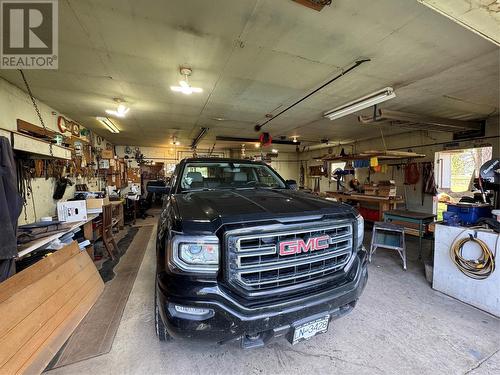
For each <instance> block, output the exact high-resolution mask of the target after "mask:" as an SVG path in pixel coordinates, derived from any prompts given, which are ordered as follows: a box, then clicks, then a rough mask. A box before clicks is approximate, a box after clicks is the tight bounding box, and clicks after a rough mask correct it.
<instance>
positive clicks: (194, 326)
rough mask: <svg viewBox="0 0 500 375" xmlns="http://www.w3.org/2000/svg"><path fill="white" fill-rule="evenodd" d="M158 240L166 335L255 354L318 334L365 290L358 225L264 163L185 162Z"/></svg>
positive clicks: (162, 333)
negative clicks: (278, 342) (274, 343)
mask: <svg viewBox="0 0 500 375" xmlns="http://www.w3.org/2000/svg"><path fill="white" fill-rule="evenodd" d="M166 193H167V195H166V196H165V198H164V205H163V210H162V213H161V217H160V219H159V224H158V233H157V241H156V244H157V245H156V248H157V270H156V288H155V323H156V332H157V334H158V337H159V339H160V340H162V341H163V340H168V339H170V338H172V337H174V338H177V337H181V338H190V339H196V340H206V341H210V342H217V343H221V344H222V343H226V342H229V341H233V340H240V342H241V345H242V347H243V348H251V347H258V346H263V345H265V344H267V343H268V342H269V341H270V340H272V339H275V338H277V337H285V338H287V339H288V340H289V341H290V342H291V343H292V344H295V343H297V342H300V341H302V340H306V339H309V338H311V337H312V336H314V335H316V334H317V333H323V332H326V331H327V329H328V325H329V323H330V321H331V320H332V319H336V318H338V317H340V316H342V315H344V314H346V313H348V312H349V311H350V310H352V309H353V307H354V306H355V304H356V301H357V300H358V298H359V296H360V294H361V292H362V291H363V289H364V286H365V284H366V281H367V278H368V274H367V260H366V253H365V250H364V248H363V245H362V243H363V227H364V223H363V218H362V217H361V216H359V214H357V212H356V211H355V210H354V209H353V208H351V207H350V206H348V205H345V204H341V203H336V202H332V201H329V200H325V199H322V198H319V197H316V196H313V195H311V194H307V193H301V192H298V191H296V190H294V189H292V188H291V187H290V182H287V181H284V180H283V179H282V178H281V177H280V176H279V175H278V174H277V173H276V172H275V171H274V170H273V169H272V168H270V167H269V166H268V165H266V164H265V163H261V162H252V161H248V160H236V159H213V158H211V159H208V158H207V159H184V160H182V161H181V162H180V163H179V164H178V165H177V167H176V169H175V172H174V174H173V176H172V180H171V184H170V187H168V188H167V192H166Z"/></svg>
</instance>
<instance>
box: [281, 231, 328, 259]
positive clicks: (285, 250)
mask: <svg viewBox="0 0 500 375" xmlns="http://www.w3.org/2000/svg"><path fill="white" fill-rule="evenodd" d="M329 243H330V236H327V235H323V236H319V237H310V238H308V239H307V241H304V240H303V239H301V238H299V239H297V240H293V241H283V242H280V244H279V245H280V255H293V254H300V253H307V252H308V251H316V250H324V249H328V247H329V246H330V244H329Z"/></svg>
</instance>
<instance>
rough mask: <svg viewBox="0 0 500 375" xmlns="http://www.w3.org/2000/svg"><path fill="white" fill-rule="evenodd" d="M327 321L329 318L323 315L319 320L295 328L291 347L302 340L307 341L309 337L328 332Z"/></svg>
mask: <svg viewBox="0 0 500 375" xmlns="http://www.w3.org/2000/svg"><path fill="white" fill-rule="evenodd" d="M329 321H330V316H329V315H325V316H322V317H321V318H318V319H314V320H312V321H310V322H307V323H304V324H301V325H300V326H297V327H295V330H294V332H293V340H292V345H295V344H297V343H298V342H300V341H303V340H309V339H310V338H311V337H313V336H316V335H317V334H318V333H324V332H326V331H327V330H328V322H329Z"/></svg>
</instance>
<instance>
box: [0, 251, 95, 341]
mask: <svg viewBox="0 0 500 375" xmlns="http://www.w3.org/2000/svg"><path fill="white" fill-rule="evenodd" d="M75 257H76V255H75V256H74V257H73V258H75ZM73 258H71V259H69V260H68V261H67V262H65V263H64V264H63V265H61V266H60V267H58V268H55V269H54V270H52V271H49V272H48V273H47V275H46V276H45V277H43V278H42V279H40V280H38V281H37V282H34V283H33V284H32V285H31V286H29V287H27V288H24V289H22V290H21V291H19V292H18V293H16V294H14V295H12V296H11V297H10V298H8V299H7V300H5V301H4V302H2V303H1V304H0V316H1V317H2V321H1V323H0V337H3V336H4V335H5V334H6V333H7V331H8V330H9V329H10V328H11V327H12V326H14V325H16V324H18V323H19V322H20V321H21V320H22V319H23V318H24V316H26V315H27V314H29V313H31V312H32V311H34V310H36V309H37V308H38V307H39V306H40V305H41V304H42V303H43V301H45V300H47V299H48V298H50V297H51V296H52V295H53V294H55V293H57V291H58V290H59V289H60V288H61V287H64V285H65V284H66V283H68V282H69V281H70V280H71V279H72V278H73V277H75V275H76V274H77V273H78V272H80V271H81V270H82V269H84V268H85V267H86V266H87V265H88V263H89V260H87V259H85V258H82V257H78V258H77V259H76V260H75V261H73ZM28 270H29V268H28ZM28 273H29V272H28Z"/></svg>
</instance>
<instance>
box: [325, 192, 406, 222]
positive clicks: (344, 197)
mask: <svg viewBox="0 0 500 375" xmlns="http://www.w3.org/2000/svg"><path fill="white" fill-rule="evenodd" d="M326 195H327V197H330V198H335V199H336V200H338V201H339V202H346V201H353V202H357V203H358V204H359V203H361V202H365V203H371V204H376V205H378V212H379V220H381V219H382V218H383V214H384V212H386V211H389V210H394V209H396V208H397V205H398V204H399V203H404V199H402V198H400V197H379V196H375V195H366V194H360V193H357V194H347V193H342V192H338V191H327V192H326Z"/></svg>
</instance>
